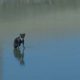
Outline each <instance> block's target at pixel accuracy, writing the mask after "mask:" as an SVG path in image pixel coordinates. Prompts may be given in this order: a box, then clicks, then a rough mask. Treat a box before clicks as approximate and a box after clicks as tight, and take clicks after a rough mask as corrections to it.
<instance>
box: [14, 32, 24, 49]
mask: <svg viewBox="0 0 80 80" xmlns="http://www.w3.org/2000/svg"><path fill="white" fill-rule="evenodd" d="M24 38H25V33H24V34H20V36H18V37H17V38H15V39H14V48H15V49H16V48H19V47H20V46H21V44H23V48H24Z"/></svg>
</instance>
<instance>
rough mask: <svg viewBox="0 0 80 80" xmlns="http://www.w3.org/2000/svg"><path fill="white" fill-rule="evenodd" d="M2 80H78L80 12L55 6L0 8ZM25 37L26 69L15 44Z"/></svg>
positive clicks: (79, 70)
mask: <svg viewBox="0 0 80 80" xmlns="http://www.w3.org/2000/svg"><path fill="white" fill-rule="evenodd" d="M1 12H2V13H0V18H1V19H0V33H1V34H0V36H1V40H0V42H1V45H0V49H1V50H0V51H1V56H0V57H1V58H2V59H1V58H0V59H1V64H0V65H1V66H0V69H2V70H3V71H2V80H26V79H28V80H53V79H54V80H79V79H80V76H79V74H80V64H79V62H80V61H79V60H80V54H79V52H80V49H79V45H80V43H79V41H80V37H79V35H80V27H79V25H80V22H79V20H80V16H79V14H80V9H79V7H78V8H77V9H75V8H65V9H64V8H62V7H61V8H55V7H54V6H47V5H42V6H33V7H31V6H28V8H25V9H24V8H23V9H21V8H18V9H16V8H13V9H12V8H8V9H5V8H4V9H3V8H1ZM21 32H25V33H26V38H25V47H26V48H25V50H24V58H23V59H24V65H21V64H20V61H19V60H18V59H17V58H16V57H15V56H14V51H13V40H14V38H15V37H17V36H18V35H19V34H20V33H21Z"/></svg>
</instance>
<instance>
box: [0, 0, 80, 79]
mask: <svg viewBox="0 0 80 80" xmlns="http://www.w3.org/2000/svg"><path fill="white" fill-rule="evenodd" d="M22 32H25V33H26V36H27V37H26V39H27V42H29V44H31V43H32V42H34V43H35V42H36V41H43V40H45V39H46V40H48V39H55V38H60V39H64V38H65V37H72V36H77V35H79V34H80V0H29V1H28V0H20V1H19V0H0V44H1V45H0V53H1V54H0V57H1V58H0V59H1V60H0V61H1V62H0V65H2V63H3V62H2V52H3V50H4V48H3V46H4V45H5V43H6V42H7V41H8V40H10V41H11V42H10V44H13V40H14V38H15V37H16V36H17V35H19V34H20V33H22ZM31 41H32V42H31ZM0 68H1V69H0V70H2V67H1V66H0ZM0 72H1V73H0V74H2V71H0ZM0 80H1V79H0Z"/></svg>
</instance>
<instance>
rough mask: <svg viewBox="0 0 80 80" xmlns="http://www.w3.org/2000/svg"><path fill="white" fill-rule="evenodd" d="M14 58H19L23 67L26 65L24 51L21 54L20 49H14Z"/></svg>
mask: <svg viewBox="0 0 80 80" xmlns="http://www.w3.org/2000/svg"><path fill="white" fill-rule="evenodd" d="M14 56H15V58H17V60H18V61H19V63H20V64H21V65H24V49H23V51H22V52H21V50H20V49H19V48H14Z"/></svg>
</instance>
